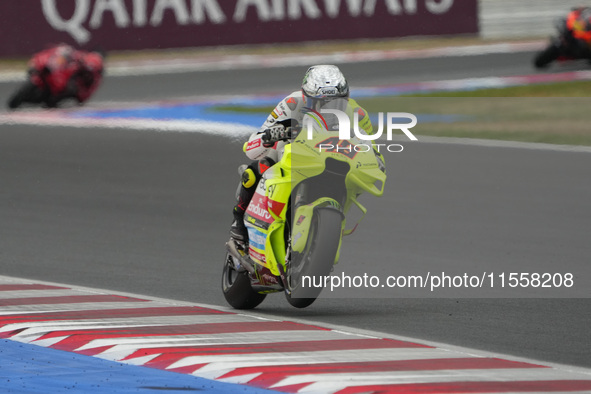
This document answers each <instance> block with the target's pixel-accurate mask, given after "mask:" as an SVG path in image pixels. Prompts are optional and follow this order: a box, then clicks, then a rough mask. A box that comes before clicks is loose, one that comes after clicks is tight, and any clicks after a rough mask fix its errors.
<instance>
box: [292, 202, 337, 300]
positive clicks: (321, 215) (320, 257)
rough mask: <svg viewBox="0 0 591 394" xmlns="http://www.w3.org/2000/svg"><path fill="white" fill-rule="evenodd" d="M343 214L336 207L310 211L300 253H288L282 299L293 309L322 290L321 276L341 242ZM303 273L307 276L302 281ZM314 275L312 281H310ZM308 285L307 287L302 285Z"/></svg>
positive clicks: (330, 268)
mask: <svg viewBox="0 0 591 394" xmlns="http://www.w3.org/2000/svg"><path fill="white" fill-rule="evenodd" d="M342 222H343V214H342V213H341V212H340V211H338V210H336V209H319V210H318V211H317V212H315V214H314V218H313V219H312V224H311V226H310V232H309V236H308V242H307V244H306V249H305V250H304V252H303V253H299V254H296V253H292V255H291V261H290V263H289V266H288V268H287V272H286V274H287V283H288V289H286V291H285V298H286V299H287V301H288V302H289V303H290V304H291V305H292V306H294V307H296V308H306V307H308V306H310V305H311V304H312V303H313V302H314V301H316V298H318V296H319V295H320V293H321V292H322V289H323V287H322V286H316V285H317V284H319V283H322V282H323V278H325V277H326V276H327V275H329V274H330V271H331V270H332V267H333V265H334V263H335V259H336V256H337V253H338V251H339V245H340V243H341V232H342V227H341V225H342ZM304 276H306V277H308V279H309V278H311V281H310V283H303V280H304ZM314 278H316V280H314ZM305 284H308V286H307V287H306V286H303V285H305Z"/></svg>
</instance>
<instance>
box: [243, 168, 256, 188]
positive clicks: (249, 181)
mask: <svg viewBox="0 0 591 394" xmlns="http://www.w3.org/2000/svg"><path fill="white" fill-rule="evenodd" d="M256 181H257V177H256V175H255V173H254V171H253V170H252V169H251V168H247V169H246V170H245V171H244V172H243V173H242V186H244V187H245V188H246V189H250V188H251V187H253V186H254V185H255V184H256Z"/></svg>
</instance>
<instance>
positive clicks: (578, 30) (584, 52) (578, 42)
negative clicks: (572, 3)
mask: <svg viewBox="0 0 591 394" xmlns="http://www.w3.org/2000/svg"><path fill="white" fill-rule="evenodd" d="M566 27H567V29H568V30H569V31H570V33H571V35H572V37H573V38H574V40H575V50H576V51H577V53H576V55H577V56H578V57H582V58H591V7H577V8H573V9H572V11H571V12H570V13H569V14H568V16H567V18H566Z"/></svg>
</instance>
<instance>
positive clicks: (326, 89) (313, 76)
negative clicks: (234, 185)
mask: <svg viewBox="0 0 591 394" xmlns="http://www.w3.org/2000/svg"><path fill="white" fill-rule="evenodd" d="M321 108H329V109H330V108H332V109H339V110H341V111H344V112H345V113H346V114H347V115H348V116H349V119H350V121H351V122H353V120H354V114H355V113H357V114H358V124H359V128H360V129H361V130H362V131H363V132H365V133H367V134H373V127H372V124H371V121H370V119H369V115H368V114H367V113H366V111H365V110H364V109H363V108H361V107H360V106H359V105H358V104H357V102H356V101H355V100H353V99H351V98H349V84H348V83H347V80H346V79H345V77H344V75H343V74H342V72H341V71H340V69H339V68H338V67H337V66H334V65H316V66H312V67H310V68H309V69H308V70H307V72H306V74H305V76H304V79H303V81H302V85H301V90H299V91H295V92H293V93H291V94H290V95H288V96H287V97H285V98H284V99H283V100H282V101H281V102H279V104H277V106H276V107H275V109H274V110H273V111H272V112H271V114H270V115H269V117H268V118H267V120H266V121H265V122H264V123H263V125H262V126H261V128H260V129H259V130H258V131H257V132H255V133H253V134H252V135H251V136H250V138H249V139H248V141H247V142H246V143H245V144H244V148H243V150H244V152H245V153H246V156H247V157H248V158H249V159H252V160H254V161H253V162H252V163H251V164H250V165H248V167H247V168H246V170H245V171H244V172H243V174H242V180H241V185H240V187H239V192H238V200H237V203H236V205H235V206H234V210H233V215H234V221H233V222H232V225H231V228H230V236H231V237H232V238H233V239H235V240H237V241H246V240H247V239H248V234H247V230H246V227H245V226H244V213H245V211H246V209H247V207H248V204H249V202H250V200H251V199H252V197H253V195H254V192H255V189H256V186H257V184H258V182H259V180H260V179H261V176H262V174H263V173H264V172H265V171H266V170H267V169H268V168H270V167H271V166H272V165H273V164H275V162H276V161H277V160H278V157H279V152H281V149H282V147H283V146H285V144H286V143H289V142H287V141H286V140H288V139H289V138H293V137H294V136H293V135H292V134H293V133H295V130H296V129H297V128H298V127H300V126H301V125H302V123H303V119H304V116H305V115H306V114H309V113H314V114H316V115H318V116H319V117H320V118H323V117H322V115H320V113H319V111H320V109H321ZM376 154H377V155H380V154H379V153H377V152H376ZM380 156H381V155H380ZM382 161H383V158H382Z"/></svg>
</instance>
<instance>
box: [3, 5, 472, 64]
mask: <svg viewBox="0 0 591 394" xmlns="http://www.w3.org/2000/svg"><path fill="white" fill-rule="evenodd" d="M0 15H1V18H2V22H1V23H0V37H1V40H0V56H4V57H6V56H18V55H29V54H31V53H32V52H35V51H37V50H40V49H42V48H44V47H45V46H46V45H48V44H51V43H56V42H66V43H70V44H74V45H76V46H78V47H86V48H91V47H95V46H100V47H102V48H104V49H106V50H133V49H150V48H182V47H197V46H213V45H233V44H257V43H266V44H269V43H286V42H300V41H314V40H333V39H356V38H386V37H402V36H415V35H453V34H470V33H477V32H478V12H477V0H3V1H0Z"/></svg>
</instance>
